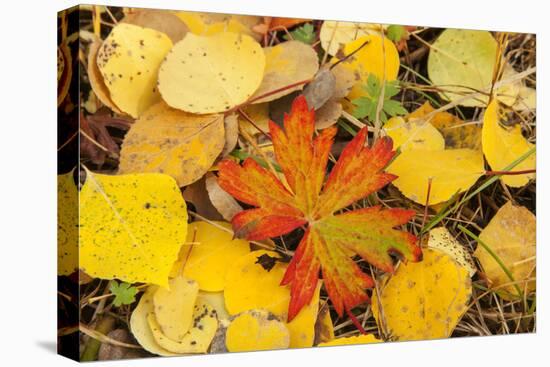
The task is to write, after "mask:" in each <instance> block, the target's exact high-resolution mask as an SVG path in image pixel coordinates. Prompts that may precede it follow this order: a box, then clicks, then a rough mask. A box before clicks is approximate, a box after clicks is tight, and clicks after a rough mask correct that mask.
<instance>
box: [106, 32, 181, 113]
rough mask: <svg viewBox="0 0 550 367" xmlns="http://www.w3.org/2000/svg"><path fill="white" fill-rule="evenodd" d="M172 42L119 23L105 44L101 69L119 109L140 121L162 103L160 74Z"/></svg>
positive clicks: (156, 33)
mask: <svg viewBox="0 0 550 367" xmlns="http://www.w3.org/2000/svg"><path fill="white" fill-rule="evenodd" d="M171 48H172V41H170V38H168V36H167V35H165V34H164V33H161V32H158V31H156V30H154V29H150V28H142V27H139V26H136V25H132V24H126V23H119V24H118V25H116V26H115V27H114V28H113V29H112V31H111V33H110V34H109V36H108V37H107V38H106V39H105V41H103V44H102V45H101V47H100V48H99V51H98V53H97V66H98V68H99V70H100V72H101V75H102V76H103V80H104V83H105V85H106V86H107V88H108V89H109V92H110V95H111V99H112V101H113V102H114V103H115V104H116V106H117V107H118V108H119V109H120V110H121V111H123V112H125V113H127V114H129V115H130V116H132V117H134V118H137V117H139V115H141V113H142V112H143V111H145V110H146V109H147V108H149V107H150V106H151V105H153V104H155V103H157V102H158V101H159V100H160V95H159V93H158V90H157V74H158V69H159V66H160V64H161V62H162V60H163V59H164V57H165V55H166V54H167V53H168V51H170V49H171Z"/></svg>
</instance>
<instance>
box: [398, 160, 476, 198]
mask: <svg viewBox="0 0 550 367" xmlns="http://www.w3.org/2000/svg"><path fill="white" fill-rule="evenodd" d="M387 171H388V172H390V173H393V174H394V175H397V176H398V178H397V179H396V180H395V181H393V184H394V185H395V187H397V188H398V189H399V191H401V193H403V195H405V196H406V197H407V198H409V199H411V200H413V201H414V202H417V203H419V204H422V205H425V204H426V198H427V194H428V183H429V180H430V179H431V180H432V184H431V189H430V201H429V203H428V205H434V204H438V203H441V202H444V201H447V200H449V199H450V198H451V197H452V196H453V195H454V194H456V193H457V192H463V191H466V190H468V189H469V188H470V187H471V186H472V185H473V184H474V183H475V182H476V181H477V180H478V178H479V177H481V176H482V175H483V174H484V172H485V170H484V168H483V155H482V154H481V152H478V151H475V150H472V149H449V150H440V151H432V150H407V151H404V152H402V153H401V154H400V155H399V156H398V157H397V158H396V159H395V160H394V161H393V162H392V163H391V164H390V166H389V167H388V169H387Z"/></svg>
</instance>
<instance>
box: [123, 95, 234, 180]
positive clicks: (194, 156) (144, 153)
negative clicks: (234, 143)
mask: <svg viewBox="0 0 550 367" xmlns="http://www.w3.org/2000/svg"><path fill="white" fill-rule="evenodd" d="M224 145H225V134H224V122H223V115H218V114H215V115H192V114H189V113H186V112H183V111H180V110H176V109H173V108H171V107H169V106H168V105H166V103H164V102H159V103H157V104H156V105H154V106H152V107H151V108H149V109H148V110H147V111H145V112H144V113H143V115H142V116H141V117H140V118H139V119H138V120H137V121H136V122H135V123H134V124H133V125H132V127H131V128H130V131H128V133H127V134H126V136H125V138H124V142H123V143H122V149H121V151H120V165H119V173H138V172H160V173H166V174H168V175H170V176H172V177H174V178H175V179H176V181H177V182H178V185H179V186H186V185H189V184H191V183H193V182H195V181H197V180H198V179H200V178H201V177H202V176H203V175H204V174H205V173H206V172H207V171H208V169H210V167H211V166H212V164H213V163H214V161H215V160H216V158H217V157H218V156H219V154H220V153H221V151H222V150H223V147H224Z"/></svg>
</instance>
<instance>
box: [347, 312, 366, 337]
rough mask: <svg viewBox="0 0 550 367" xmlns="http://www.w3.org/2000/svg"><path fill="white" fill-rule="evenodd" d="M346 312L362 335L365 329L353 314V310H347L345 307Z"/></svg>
mask: <svg viewBox="0 0 550 367" xmlns="http://www.w3.org/2000/svg"><path fill="white" fill-rule="evenodd" d="M346 313H347V314H348V316H349V318H350V320H351V322H353V325H355V327H356V328H357V330H359V332H360V333H361V334H363V335H365V334H366V333H367V332H366V331H365V329H364V328H363V326H362V325H361V323H360V322H359V320H357V317H355V315H354V314H353V312H351V311H350V310H348V309H347V308H346Z"/></svg>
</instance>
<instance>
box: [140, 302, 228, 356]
mask: <svg viewBox="0 0 550 367" xmlns="http://www.w3.org/2000/svg"><path fill="white" fill-rule="evenodd" d="M192 318H193V320H194V322H193V326H192V327H191V328H190V329H189V331H188V332H187V334H185V335H184V336H183V338H182V340H181V341H174V340H172V339H170V338H168V337H167V336H166V335H164V334H163V333H162V331H161V328H160V325H159V323H158V321H157V319H156V317H155V314H154V313H150V314H149V315H148V316H147V322H148V324H149V328H150V329H151V333H152V334H153V338H154V339H155V341H156V342H157V344H158V345H159V346H161V347H162V348H164V349H166V350H168V351H170V352H172V353H176V354H188V353H206V352H207V351H208V347H209V346H210V343H211V342H212V339H214V335H215V334H216V330H217V329H218V318H217V316H216V311H215V310H214V308H213V307H212V306H210V305H209V304H207V303H204V302H197V304H196V305H195V306H194V310H193V315H192Z"/></svg>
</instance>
